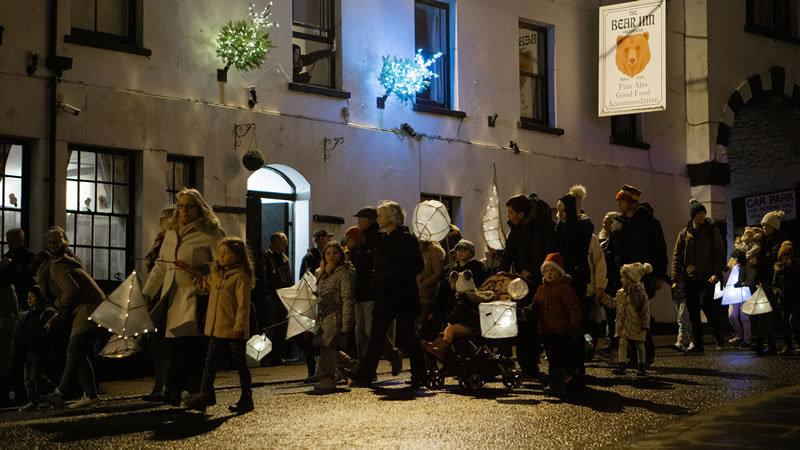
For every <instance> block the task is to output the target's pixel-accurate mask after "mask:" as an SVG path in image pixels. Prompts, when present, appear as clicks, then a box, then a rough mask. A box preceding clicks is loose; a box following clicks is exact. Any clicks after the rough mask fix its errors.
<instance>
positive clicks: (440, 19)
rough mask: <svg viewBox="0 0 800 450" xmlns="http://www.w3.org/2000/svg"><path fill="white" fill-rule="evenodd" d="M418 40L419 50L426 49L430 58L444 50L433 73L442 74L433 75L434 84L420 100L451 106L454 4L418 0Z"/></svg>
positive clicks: (432, 83) (418, 98)
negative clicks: (451, 9) (451, 49)
mask: <svg viewBox="0 0 800 450" xmlns="http://www.w3.org/2000/svg"><path fill="white" fill-rule="evenodd" d="M414 42H415V45H416V49H417V50H419V49H422V56H423V58H425V59H426V60H428V59H430V58H433V55H435V54H437V53H441V54H442V56H441V57H440V58H439V59H437V60H436V62H434V63H433V64H432V65H431V66H430V70H431V72H433V73H435V74H436V75H438V77H435V78H432V79H431V80H430V81H431V85H430V86H429V87H428V88H427V89H425V90H424V91H422V92H420V93H418V94H417V98H416V102H417V103H419V104H425V105H430V106H437V107H440V108H447V109H450V108H451V107H452V101H451V99H452V93H451V85H452V80H451V73H450V71H451V66H452V59H453V53H452V52H451V51H450V48H451V46H450V5H449V4H447V3H442V2H437V1H435V0H416V1H415V3H414Z"/></svg>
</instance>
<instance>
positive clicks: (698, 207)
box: [689, 197, 708, 220]
mask: <svg viewBox="0 0 800 450" xmlns="http://www.w3.org/2000/svg"><path fill="white" fill-rule="evenodd" d="M701 211H702V212H704V213H708V211H706V207H705V205H703V204H702V203H700V202H698V201H697V199H696V198H694V197H692V198H690V199H689V218H690V219H692V220H694V216H696V215H697V213H699V212H701Z"/></svg>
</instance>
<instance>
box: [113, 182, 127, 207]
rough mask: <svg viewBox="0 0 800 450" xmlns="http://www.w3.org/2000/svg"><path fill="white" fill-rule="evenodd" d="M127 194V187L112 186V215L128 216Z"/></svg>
mask: <svg viewBox="0 0 800 450" xmlns="http://www.w3.org/2000/svg"><path fill="white" fill-rule="evenodd" d="M129 192H130V191H129V190H128V187H127V186H120V185H115V186H114V214H128V203H129V198H128V195H129Z"/></svg>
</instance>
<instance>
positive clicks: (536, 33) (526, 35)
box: [519, 21, 550, 126]
mask: <svg viewBox="0 0 800 450" xmlns="http://www.w3.org/2000/svg"><path fill="white" fill-rule="evenodd" d="M547 52H548V47H547V29H546V28H545V27H541V26H538V25H534V24H531V23H527V22H522V21H520V22H519V115H520V122H521V125H523V126H524V125H532V124H533V125H544V126H548V125H550V80H549V77H548V75H549V70H548V66H547V64H548V54H547Z"/></svg>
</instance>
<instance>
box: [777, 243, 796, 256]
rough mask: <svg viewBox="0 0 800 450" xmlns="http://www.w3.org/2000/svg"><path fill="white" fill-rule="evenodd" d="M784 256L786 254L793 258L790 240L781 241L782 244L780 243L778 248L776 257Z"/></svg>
mask: <svg viewBox="0 0 800 450" xmlns="http://www.w3.org/2000/svg"><path fill="white" fill-rule="evenodd" d="M784 256H788V257H789V258H794V248H793V247H792V241H783V244H781V249H780V250H778V258H782V257H784Z"/></svg>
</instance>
